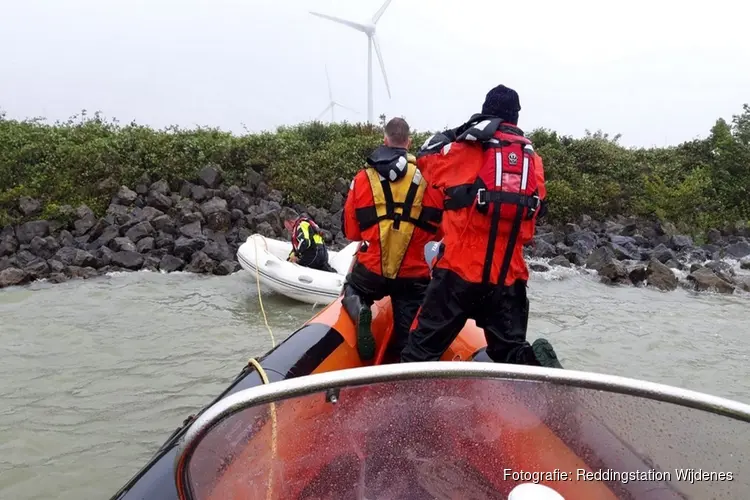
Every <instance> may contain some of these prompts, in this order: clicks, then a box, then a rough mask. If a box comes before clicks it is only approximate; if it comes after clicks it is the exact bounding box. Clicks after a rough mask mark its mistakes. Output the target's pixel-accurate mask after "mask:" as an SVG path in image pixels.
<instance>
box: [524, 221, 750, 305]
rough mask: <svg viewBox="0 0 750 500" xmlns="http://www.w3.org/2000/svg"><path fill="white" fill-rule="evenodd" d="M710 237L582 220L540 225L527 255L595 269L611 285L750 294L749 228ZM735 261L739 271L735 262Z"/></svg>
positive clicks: (656, 225)
mask: <svg viewBox="0 0 750 500" xmlns="http://www.w3.org/2000/svg"><path fill="white" fill-rule="evenodd" d="M706 239H707V243H705V244H702V245H698V244H696V243H695V242H694V241H693V239H692V238H691V237H690V236H687V235H683V234H679V233H678V232H677V230H676V228H675V226H674V225H672V224H670V223H664V222H651V221H644V220H638V219H635V218H624V217H622V218H619V219H618V220H616V221H606V222H596V221H593V220H591V218H589V217H586V216H584V217H583V218H582V220H581V221H579V223H577V224H574V223H568V224H565V225H564V226H562V227H553V226H548V225H541V226H539V228H538V231H537V235H536V236H535V239H534V242H533V244H532V245H530V246H529V248H528V249H527V253H528V255H529V256H531V257H537V258H542V259H549V261H548V263H549V265H550V266H563V267H573V266H576V267H580V268H583V269H588V270H593V271H596V272H597V274H598V275H599V276H600V277H601V281H603V282H605V283H607V284H630V285H636V286H643V285H646V286H651V287H654V288H657V289H660V290H664V291H669V290H674V289H676V288H677V287H678V286H680V285H681V286H684V287H685V288H688V289H693V290H697V291H708V290H710V291H717V292H721V293H733V292H734V291H735V290H736V289H741V290H744V291H747V292H750V273H744V272H743V270H748V271H750V228H748V227H744V226H741V225H738V227H736V228H733V229H731V230H725V231H719V230H716V229H712V230H709V231H708V232H707V234H706ZM736 262H739V267H740V270H739V271H740V272H737V270H736V267H737V265H733V264H732V263H736ZM532 269H535V270H536V271H542V272H544V271H547V270H549V267H548V266H546V265H544V264H532ZM678 276H683V278H684V279H682V280H681V279H679V277H678Z"/></svg>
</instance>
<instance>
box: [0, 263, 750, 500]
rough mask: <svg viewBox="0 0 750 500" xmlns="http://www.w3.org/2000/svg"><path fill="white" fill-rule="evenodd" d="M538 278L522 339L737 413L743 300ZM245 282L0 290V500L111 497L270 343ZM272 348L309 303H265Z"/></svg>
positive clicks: (741, 394) (106, 281) (137, 281)
mask: <svg viewBox="0 0 750 500" xmlns="http://www.w3.org/2000/svg"><path fill="white" fill-rule="evenodd" d="M554 273H557V274H556V275H554V274H553V277H555V278H557V279H553V280H550V276H543V275H535V276H534V277H533V278H532V282H531V286H530V289H529V292H530V298H531V301H532V305H531V307H532V318H531V321H530V339H533V338H535V337H536V335H537V334H538V335H543V336H546V337H547V338H549V339H550V340H551V341H552V342H553V344H554V345H555V348H556V350H557V352H558V355H559V356H560V358H561V361H562V363H563V364H564V365H565V366H566V367H568V368H575V369H582V370H590V371H596V372H606V373H613V374H616V375H624V376H630V377H637V378H641V379H645V380H650V381H654V382H661V383H667V384H671V385H677V386H681V387H685V388H689V389H694V390H699V391H703V392H708V393H712V394H716V395H719V396H725V397H729V398H732V399H737V400H739V401H742V402H748V403H750V364H748V352H749V349H748V345H750V337H748V335H750V321H749V320H748V318H750V300H748V298H747V297H746V296H745V297H742V296H719V295H711V294H701V295H698V294H692V293H689V292H686V291H684V290H682V289H679V290H677V291H675V292H670V293H660V292H658V291H654V290H648V289H636V288H629V287H621V288H611V287H606V286H604V285H600V284H598V283H596V282H595V281H594V280H593V279H592V278H591V277H587V276H581V275H577V274H575V272H573V271H567V270H559V269H558V270H555V271H554ZM255 290H256V288H255V283H254V280H253V278H252V277H251V276H250V275H249V274H248V273H245V272H240V273H237V274H235V275H233V276H229V277H202V276H195V275H189V274H181V273H175V274H171V275H163V274H156V273H133V274H120V275H115V276H110V277H106V278H100V279H95V280H88V281H74V282H69V283H65V284H60V285H46V284H38V285H35V286H34V288H33V289H9V290H4V291H0V353H2V357H1V358H0V398H1V399H2V402H3V404H2V405H0V498H8V499H11V498H12V499H16V500H27V499H48V498H57V499H61V500H66V499H71V500H72V499H81V498H108V497H109V496H111V495H112V494H113V493H114V492H115V491H116V490H117V489H118V488H119V487H120V486H121V485H122V484H123V483H124V482H125V481H126V480H128V479H129V478H130V477H131V476H132V475H133V474H134V473H135V472H136V471H137V469H138V468H139V467H140V466H141V465H142V464H143V463H144V461H146V460H147V459H148V458H150V457H151V455H152V454H153V453H154V451H155V450H156V449H157V448H158V447H159V445H161V443H162V442H163V441H164V440H165V439H166V437H167V436H168V435H169V434H170V433H171V431H172V430H174V428H175V427H177V426H178V425H179V424H180V423H181V422H182V420H183V419H184V418H185V417H186V416H187V415H188V414H190V413H191V412H193V411H194V410H196V409H198V408H200V407H201V406H202V405H203V404H205V403H206V402H207V401H208V400H209V399H211V398H213V397H214V396H215V395H216V394H217V393H218V392H219V391H220V390H221V389H222V388H223V387H225V386H226V385H227V384H228V383H229V381H230V380H231V379H232V378H233V377H234V375H236V373H237V372H238V370H239V369H240V367H241V366H242V365H243V364H245V363H246V361H247V359H248V357H250V356H254V355H259V354H261V353H263V352H264V351H266V350H267V349H268V348H270V346H271V340H270V338H269V336H268V333H267V331H266V329H265V326H264V324H263V319H262V316H261V313H260V308H259V306H258V298H257V294H256V291H255ZM264 305H265V306H266V311H267V313H268V315H269V318H268V319H269V323H270V325H271V326H272V328H273V330H274V332H275V334H276V337H277V341H280V340H281V339H282V338H283V337H284V336H286V335H287V334H288V333H290V332H291V331H292V330H294V329H295V327H296V326H298V325H299V324H300V323H301V322H302V321H304V320H306V319H307V318H309V317H310V316H311V315H312V313H313V309H312V307H311V306H309V305H304V304H299V303H295V302H291V301H289V300H287V299H284V298H280V297H275V296H272V295H266V294H264Z"/></svg>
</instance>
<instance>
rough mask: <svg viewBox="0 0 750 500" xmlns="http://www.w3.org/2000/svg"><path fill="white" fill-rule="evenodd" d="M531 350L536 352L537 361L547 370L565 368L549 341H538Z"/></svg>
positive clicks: (532, 345)
mask: <svg viewBox="0 0 750 500" xmlns="http://www.w3.org/2000/svg"><path fill="white" fill-rule="evenodd" d="M531 349H532V350H533V351H534V355H535V356H536V359H537V360H538V361H539V364H540V365H542V366H544V367H546V368H562V367H563V366H562V365H561V364H560V362H559V361H558V360H557V353H555V349H554V348H553V347H552V344H550V343H549V341H547V339H541V338H540V339H536V340H535V341H534V343H533V344H531Z"/></svg>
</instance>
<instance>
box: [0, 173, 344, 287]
mask: <svg viewBox="0 0 750 500" xmlns="http://www.w3.org/2000/svg"><path fill="white" fill-rule="evenodd" d="M222 177H223V176H222V173H221V171H220V170H219V169H217V168H213V167H206V168H204V169H202V170H201V171H200V172H199V174H198V176H197V178H196V179H192V180H190V181H179V182H174V183H172V185H170V184H169V183H168V182H166V181H164V180H156V181H155V182H152V180H151V179H147V178H143V179H141V182H139V183H138V184H137V185H136V186H134V188H133V189H130V188H129V187H126V186H121V187H120V188H119V189H118V190H117V191H116V192H115V193H114V196H113V198H112V201H111V204H110V205H109V207H108V208H107V210H106V213H105V214H104V215H103V216H102V217H97V215H96V214H95V213H94V211H93V210H91V209H90V208H89V207H87V206H85V205H81V206H79V207H77V208H73V207H62V208H61V209H60V210H59V211H58V212H59V214H60V215H61V217H59V220H42V219H36V220H34V219H35V217H38V216H39V215H40V214H41V213H42V211H43V208H44V207H43V206H42V204H41V203H40V202H39V201H38V200H34V199H30V198H22V199H21V200H20V201H19V204H18V211H19V212H20V213H21V214H23V216H24V217H25V218H26V219H31V220H29V221H28V222H25V223H23V224H19V225H17V226H6V227H4V228H0V287H6V286H12V285H23V284H26V283H29V282H30V281H33V280H38V279H47V280H48V281H51V282H56V283H59V282H62V281H65V280H67V279H70V278H90V277H94V276H98V275H101V274H105V273H109V272H114V271H138V270H142V269H145V270H151V271H164V272H172V271H181V270H184V271H189V272H195V273H207V274H216V275H228V274H231V273H233V272H235V271H237V270H239V269H240V267H239V264H238V263H237V249H238V248H239V246H240V245H241V244H242V243H243V242H245V240H246V239H247V237H248V236H250V235H251V234H253V233H260V234H262V235H264V236H267V237H270V238H282V239H284V238H288V236H289V235H288V234H287V231H286V229H284V224H283V223H284V220H286V219H288V218H294V217H296V216H297V215H298V214H299V213H301V212H303V211H306V212H308V213H309V214H310V215H311V216H313V217H314V218H315V220H316V221H317V222H318V224H319V225H320V226H321V229H322V230H323V235H324V237H325V239H326V241H327V242H328V244H329V245H331V246H333V247H334V248H341V247H343V246H344V245H345V244H346V243H347V242H346V240H345V239H344V235H343V234H342V233H341V213H340V211H341V208H342V205H343V201H344V195H345V194H346V193H347V189H348V184H347V183H346V182H345V181H344V180H343V179H339V180H338V181H337V182H336V187H335V192H334V193H332V199H331V203H330V205H329V207H327V208H318V207H306V206H302V205H285V204H284V202H285V197H284V195H283V194H282V193H281V192H279V191H277V190H274V189H271V188H270V187H269V186H268V184H267V183H266V182H265V180H264V178H263V176H262V175H261V174H259V173H257V172H255V171H253V170H250V171H249V173H248V176H247V179H248V181H247V183H246V184H245V185H244V186H242V187H240V186H237V185H226V184H225V183H224V182H223V178H222Z"/></svg>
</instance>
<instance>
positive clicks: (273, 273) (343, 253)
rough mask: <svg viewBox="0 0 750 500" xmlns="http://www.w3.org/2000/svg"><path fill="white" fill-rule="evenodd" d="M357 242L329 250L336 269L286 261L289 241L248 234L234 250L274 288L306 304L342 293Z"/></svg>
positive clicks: (325, 302) (242, 262)
mask: <svg viewBox="0 0 750 500" xmlns="http://www.w3.org/2000/svg"><path fill="white" fill-rule="evenodd" d="M358 246H359V242H352V243H349V244H348V245H347V246H346V247H344V248H343V249H341V250H340V251H338V252H335V251H331V250H329V252H328V256H329V257H328V263H329V264H330V265H331V267H332V268H334V269H335V270H336V271H337V272H335V273H331V272H327V271H319V270H317V269H310V268H309V267H303V266H300V265H298V264H295V263H293V262H288V261H287V260H286V259H287V256H288V255H289V253H290V252H291V251H292V244H291V243H290V242H288V241H281V240H275V239H272V238H266V237H265V236H262V235H260V234H253V235H250V236H249V237H248V238H247V240H246V241H245V243H243V244H242V245H240V247H239V249H238V250H237V260H238V261H239V263H240V266H241V267H242V268H243V269H245V270H246V271H248V272H249V273H250V274H251V275H252V276H253V278H254V279H259V280H260V282H261V284H263V285H265V286H266V287H268V288H270V289H271V290H273V291H274V292H276V293H278V294H281V295H285V296H287V297H289V298H292V299H295V300H298V301H300V302H306V303H308V304H322V305H328V304H330V303H331V302H333V301H334V300H335V299H336V297H338V296H339V294H340V293H341V289H342V288H343V286H344V279H345V277H346V273H347V272H348V271H349V267H350V265H351V263H352V260H353V258H354V254H355V253H356V252H357V248H358Z"/></svg>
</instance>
